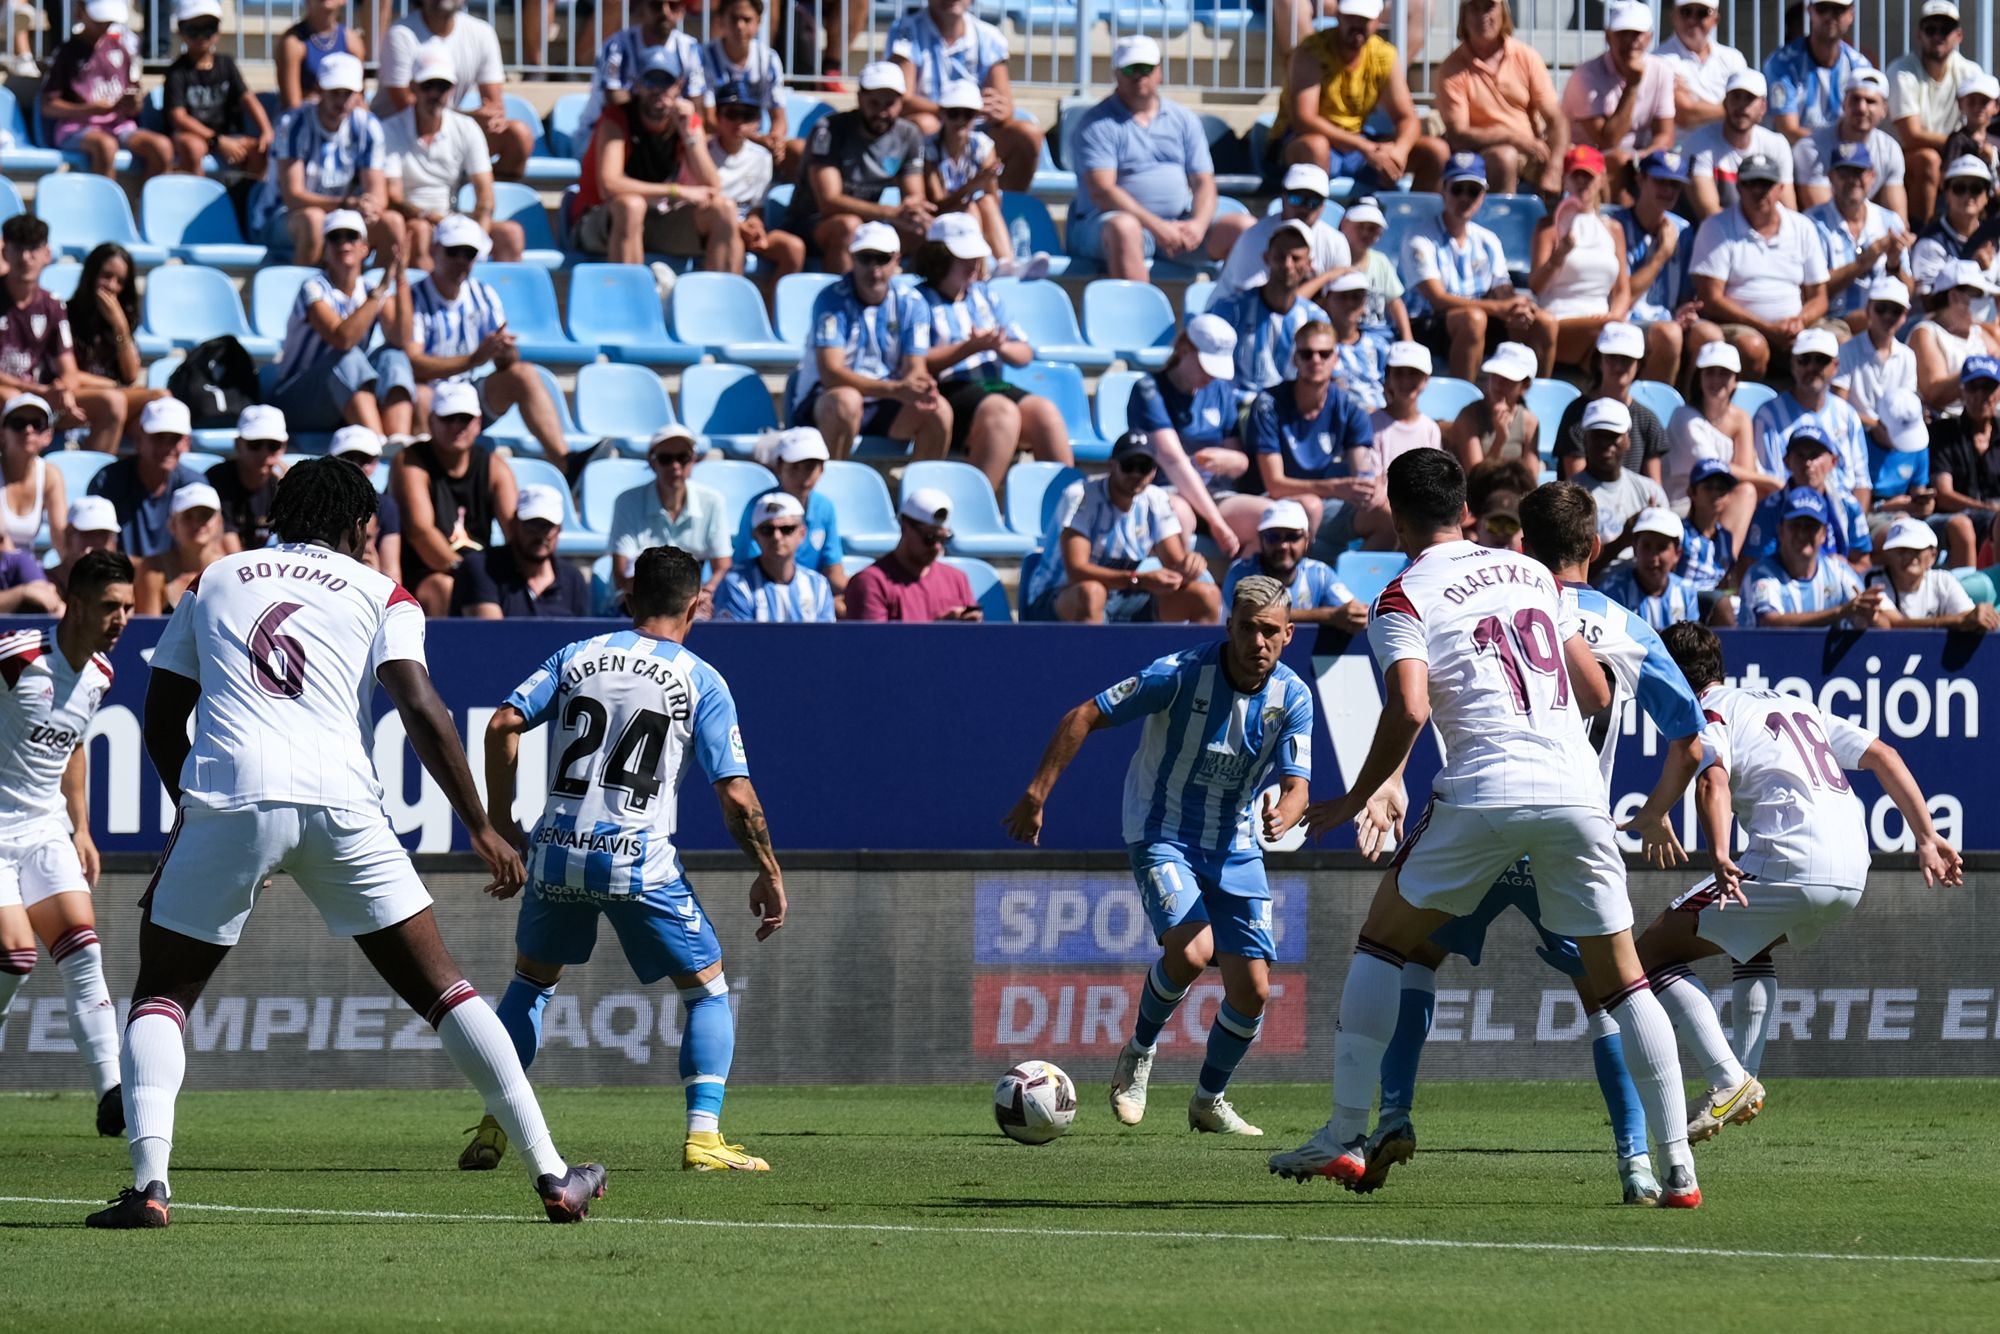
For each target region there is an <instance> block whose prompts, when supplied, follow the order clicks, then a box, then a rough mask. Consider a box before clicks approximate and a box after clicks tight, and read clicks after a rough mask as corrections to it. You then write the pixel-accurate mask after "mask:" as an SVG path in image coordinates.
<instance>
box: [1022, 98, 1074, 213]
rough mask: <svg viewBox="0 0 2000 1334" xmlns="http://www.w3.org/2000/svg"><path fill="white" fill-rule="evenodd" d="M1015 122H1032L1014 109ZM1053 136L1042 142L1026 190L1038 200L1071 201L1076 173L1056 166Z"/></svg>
mask: <svg viewBox="0 0 2000 1334" xmlns="http://www.w3.org/2000/svg"><path fill="white" fill-rule="evenodd" d="M1014 118H1015V119H1016V120H1033V119H1034V117H1032V116H1030V115H1029V114H1028V113H1027V112H1025V111H1023V110H1022V109H1021V108H1019V107H1015V108H1014ZM1054 137H1055V136H1054V135H1049V136H1047V137H1045V138H1043V140H1042V152H1041V156H1040V157H1039V158H1037V159H1036V161H1035V177H1034V180H1032V181H1030V182H1029V183H1028V190H1029V192H1030V193H1032V194H1033V195H1035V197H1036V198H1038V199H1073V198H1075V197H1076V189H1077V181H1076V173H1075V172H1073V171H1066V170H1064V169H1063V168H1061V167H1058V166H1057V165H1056V158H1055V153H1054V152H1053V151H1052V150H1051V148H1050V146H1049V145H1050V141H1051V140H1052V139H1054Z"/></svg>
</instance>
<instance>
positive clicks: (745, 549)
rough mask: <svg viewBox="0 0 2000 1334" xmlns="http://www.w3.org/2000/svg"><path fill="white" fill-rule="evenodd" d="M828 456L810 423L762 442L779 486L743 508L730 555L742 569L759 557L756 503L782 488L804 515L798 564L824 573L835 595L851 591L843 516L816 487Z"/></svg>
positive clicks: (762, 457) (762, 454)
mask: <svg viewBox="0 0 2000 1334" xmlns="http://www.w3.org/2000/svg"><path fill="white" fill-rule="evenodd" d="M827 454H828V450H827V445H826V441H825V439H823V438H822V437H821V436H820V433H819V432H818V431H817V430H815V429H813V428H812V427H810V426H794V427H793V428H792V429H791V430H789V431H780V432H778V433H777V435H776V436H775V437H773V438H772V439H771V440H770V441H769V442H768V444H765V443H763V442H760V446H759V450H758V461H759V462H760V463H762V464H764V466H765V467H767V468H769V469H770V470H771V471H772V472H774V473H776V474H777V476H778V484H777V486H775V487H773V488H771V489H770V490H768V491H762V492H759V493H758V494H757V495H756V496H754V497H752V499H751V503H750V505H749V506H747V507H746V508H745V509H744V511H743V523H742V526H741V527H740V528H738V529H737V531H736V546H735V548H734V550H733V551H732V553H731V554H732V555H733V556H734V557H735V564H736V565H737V566H738V567H741V566H745V565H748V564H749V563H750V562H751V561H753V560H755V559H756V557H757V553H758V550H759V547H758V540H757V525H756V511H757V504H756V502H757V501H759V500H762V499H764V498H765V497H767V496H774V495H777V494H778V493H779V492H783V493H784V494H786V495H788V496H790V497H791V498H792V499H793V500H796V501H798V502H799V512H800V513H801V514H803V515H804V516H805V521H806V526H805V536H804V538H803V539H802V541H801V544H800V545H799V546H798V547H797V548H795V551H796V554H797V557H798V561H799V564H801V565H803V566H805V567H806V568H807V569H809V570H814V571H817V572H818V573H819V574H821V575H822V576H824V577H825V579H826V581H827V583H828V585H829V586H830V587H831V588H832V589H833V592H834V596H835V597H838V596H840V595H841V594H842V593H844V592H846V591H847V567H846V565H845V564H843V563H842V562H843V560H844V559H845V557H846V555H847V549H846V547H845V546H843V545H842V544H841V541H840V524H839V520H838V517H837V516H836V515H835V513H834V509H833V502H832V501H831V500H828V499H827V498H826V497H825V496H823V495H821V494H820V493H819V491H818V490H817V489H816V488H817V487H818V486H819V479H820V477H821V476H822V475H824V473H825V471H826V464H827Z"/></svg>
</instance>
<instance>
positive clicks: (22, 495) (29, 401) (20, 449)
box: [0, 394, 69, 552]
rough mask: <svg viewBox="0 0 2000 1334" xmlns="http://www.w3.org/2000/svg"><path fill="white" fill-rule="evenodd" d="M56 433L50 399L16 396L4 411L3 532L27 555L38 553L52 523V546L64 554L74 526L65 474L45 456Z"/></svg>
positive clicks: (0, 434)
mask: <svg viewBox="0 0 2000 1334" xmlns="http://www.w3.org/2000/svg"><path fill="white" fill-rule="evenodd" d="M54 431H55V418H54V416H53V415H52V414H51V413H50V411H49V405H48V400H46V399H44V398H42V397H41V395H39V394H11V395H9V396H8V398H7V405H6V407H5V408H4V409H0V506H4V508H0V530H3V531H4V532H5V534H6V536H7V537H8V538H9V539H10V540H11V541H12V542H13V544H14V546H16V547H18V548H19V549H20V550H22V551H33V550H35V539H36V538H37V537H39V536H40V535H41V531H42V525H43V524H47V525H48V530H49V540H48V546H49V548H50V549H52V550H54V551H57V552H61V551H62V549H63V536H64V533H65V532H66V530H67V529H68V527H69V499H68V490H67V488H66V487H65V486H64V485H63V475H62V473H61V472H60V471H59V470H57V469H56V468H55V467H54V466H53V465H51V464H50V463H49V461H48V460H47V459H45V458H43V457H42V453H43V451H44V450H46V449H48V447H49V444H50V441H51V440H52V439H53V438H54Z"/></svg>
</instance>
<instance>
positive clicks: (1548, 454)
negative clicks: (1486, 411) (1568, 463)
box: [1523, 379, 1583, 461]
mask: <svg viewBox="0 0 2000 1334" xmlns="http://www.w3.org/2000/svg"><path fill="white" fill-rule="evenodd" d="M1582 397H1583V391H1582V390H1580V389H1578V388H1577V387H1576V386H1575V385H1573V384H1571V383H1570V382H1569V381H1567V380H1539V379H1538V380H1536V381H1535V382H1534V383H1533V384H1530V385H1529V386H1528V396H1527V398H1526V399H1525V400H1523V401H1524V402H1525V403H1526V404H1527V408H1528V411H1530V412H1532V413H1534V414H1535V420H1536V421H1538V422H1540V423H1541V439H1540V440H1539V441H1538V442H1537V444H1538V448H1539V451H1540V453H1541V456H1542V458H1543V460H1544V461H1547V460H1549V459H1552V458H1554V457H1555V448H1556V426H1557V425H1558V424H1559V423H1560V422H1561V421H1562V415H1563V410H1564V409H1565V408H1567V407H1569V405H1570V404H1572V403H1574V402H1575V401H1576V400H1577V399H1579V398H1582Z"/></svg>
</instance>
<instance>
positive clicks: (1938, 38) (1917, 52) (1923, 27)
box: [1889, 0, 1984, 221]
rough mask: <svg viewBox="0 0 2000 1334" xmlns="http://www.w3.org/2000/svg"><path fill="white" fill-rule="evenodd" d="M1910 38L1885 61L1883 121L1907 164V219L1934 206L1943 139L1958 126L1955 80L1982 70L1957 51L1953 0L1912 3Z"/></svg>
mask: <svg viewBox="0 0 2000 1334" xmlns="http://www.w3.org/2000/svg"><path fill="white" fill-rule="evenodd" d="M1914 8H1915V13H1914V15H1913V17H1914V19H1915V24H1916V29H1917V40H1916V44H1915V45H1914V46H1913V47H1912V48H1911V49H1909V50H1907V51H1905V52H1903V54H1902V55H1900V56H1897V57H1896V58H1895V59H1894V60H1892V61H1890V62H1889V126H1890V128H1891V129H1892V130H1894V131H1895V134H1896V139H1897V141H1898V142H1899V143H1901V144H1902V146H1903V153H1904V157H1905V160H1906V161H1907V162H1908V164H1909V174H1908V178H1907V181H1906V184H1907V185H1908V187H1909V196H1910V212H1909V217H1910V219H1911V220H1912V221H1916V220H1918V219H1924V218H1929V217H1930V216H1931V214H1932V213H1934V212H1936V211H1937V202H1938V200H1937V194H1938V186H1939V184H1940V183H1941V182H1940V176H1941V174H1942V173H1943V171H1944V164H1945V163H1947V162H1949V161H1951V158H1950V157H1948V156H1946V155H1945V140H1946V139H1948V138H1950V136H1951V132H1952V131H1953V130H1955V129H1957V128H1958V126H1959V120H1960V118H1959V109H1958V100H1959V96H1960V85H1962V84H1963V83H1965V81H1966V80H1968V79H1978V78H1981V77H1984V71H1983V70H1981V69H1980V68H1979V66H1978V65H1977V64H1975V63H1973V62H1972V61H1970V60H1968V59H1966V57H1965V56H1964V55H1963V54H1962V53H1961V52H1960V51H1959V49H1958V47H1959V43H1960V42H1961V41H1963V40H1964V37H1965V33H1964V31H1963V30H1962V29H1961V28H1960V27H1959V23H1958V0H1923V3H1922V4H1921V5H1919V6H1915V7H1914Z"/></svg>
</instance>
